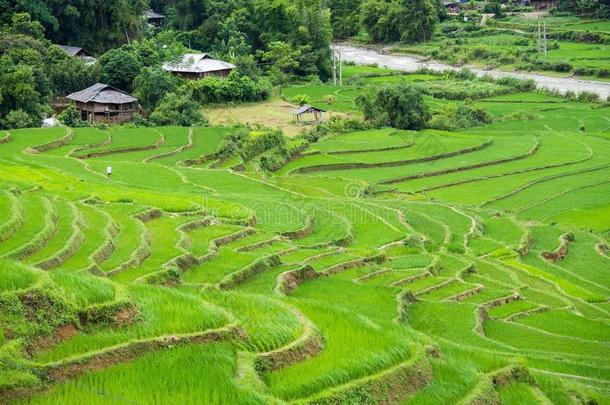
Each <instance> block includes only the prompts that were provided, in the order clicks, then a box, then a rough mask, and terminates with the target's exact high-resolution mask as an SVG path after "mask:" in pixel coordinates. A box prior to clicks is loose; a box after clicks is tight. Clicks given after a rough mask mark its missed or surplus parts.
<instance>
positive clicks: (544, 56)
mask: <svg viewBox="0 0 610 405" xmlns="http://www.w3.org/2000/svg"><path fill="white" fill-rule="evenodd" d="M544 59H546V21H544Z"/></svg>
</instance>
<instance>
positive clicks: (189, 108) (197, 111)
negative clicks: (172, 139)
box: [150, 93, 206, 127]
mask: <svg viewBox="0 0 610 405" xmlns="http://www.w3.org/2000/svg"><path fill="white" fill-rule="evenodd" d="M150 120H151V121H152V122H153V123H155V124H156V125H178V126H182V127H190V126H197V125H202V124H204V123H205V122H206V120H205V118H204V116H203V113H202V112H201V105H200V104H199V103H197V102H195V101H193V99H192V97H191V96H190V94H188V93H186V94H185V93H180V94H177V93H168V94H166V95H165V97H163V99H162V100H161V102H160V103H159V106H158V107H157V108H156V109H155V111H154V112H153V113H152V114H151V115H150Z"/></svg>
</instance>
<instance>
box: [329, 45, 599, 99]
mask: <svg viewBox="0 0 610 405" xmlns="http://www.w3.org/2000/svg"><path fill="white" fill-rule="evenodd" d="M339 47H340V48H341V56H342V58H343V60H344V61H346V62H354V63H356V64H357V65H371V64H377V65H378V66H379V67H386V68H389V69H395V70H403V71H405V72H414V71H416V70H417V69H419V68H422V67H425V68H428V69H431V70H435V71H443V70H447V69H450V70H458V68H455V67H453V66H450V65H446V64H444V63H441V62H437V61H428V62H422V61H419V60H418V59H417V58H415V57H412V56H407V55H385V54H380V53H379V52H377V51H374V50H371V49H366V48H361V47H356V46H350V45H340V46H339V45H338V46H337V48H336V49H337V50H338V49H339ZM465 67H468V69H470V70H471V71H472V72H474V73H475V74H477V76H483V75H489V76H491V77H494V78H500V77H507V76H509V77H517V78H519V79H533V80H534V81H535V82H536V85H537V87H538V88H547V89H551V90H558V91H560V92H562V93H565V92H566V91H573V92H575V93H580V92H583V91H590V92H593V93H597V94H599V96H600V97H601V98H602V99H604V100H605V99H607V98H608V96H610V82H609V83H605V82H597V81H592V80H580V79H575V78H570V77H551V76H544V75H540V74H534V73H525V72H503V71H499V70H483V69H479V68H474V67H470V66H465Z"/></svg>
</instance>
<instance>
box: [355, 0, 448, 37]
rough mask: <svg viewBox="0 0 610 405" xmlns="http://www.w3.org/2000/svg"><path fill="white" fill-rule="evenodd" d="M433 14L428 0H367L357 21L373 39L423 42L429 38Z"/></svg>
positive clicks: (434, 9)
mask: <svg viewBox="0 0 610 405" xmlns="http://www.w3.org/2000/svg"><path fill="white" fill-rule="evenodd" d="M441 6H442V4H441ZM437 7H438V5H437ZM443 7H444V6H443ZM437 13H438V12H437V9H436V8H435V5H434V4H433V3H432V2H431V1H429V0H367V1H366V2H364V3H363V4H362V6H361V9H360V22H361V24H362V26H363V28H364V29H365V30H366V31H367V33H368V34H369V36H370V37H371V39H372V40H373V41H378V42H391V41H402V42H418V41H424V42H425V41H426V40H427V39H430V38H431V37H432V33H433V32H434V28H435V26H436V23H437V22H438V14H437Z"/></svg>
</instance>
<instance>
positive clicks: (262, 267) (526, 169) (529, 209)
mask: <svg viewBox="0 0 610 405" xmlns="http://www.w3.org/2000/svg"><path fill="white" fill-rule="evenodd" d="M326 90H328V89H326ZM295 91H297V90H295ZM316 91H318V90H316ZM477 103H479V104H481V105H486V106H487V108H489V109H490V110H491V111H492V112H493V114H495V115H497V116H503V115H506V114H510V113H512V112H514V111H530V110H535V111H536V114H537V118H536V119H532V120H499V121H498V122H496V123H494V124H491V125H488V126H485V127H479V128H472V129H469V130H465V131H463V132H452V133H449V132H442V131H430V130H426V131H421V132H409V131H396V130H393V129H381V130H371V131H363V132H352V133H347V134H342V135H333V136H329V137H326V138H323V139H322V140H320V141H319V142H317V143H314V144H311V146H310V147H309V148H308V149H307V150H305V151H303V152H302V153H301V155H300V156H299V157H298V158H296V159H294V160H292V161H291V162H290V163H288V164H287V165H286V166H284V167H283V168H282V169H280V170H279V171H277V172H276V173H267V174H262V173H260V172H255V171H244V172H239V171H233V170H231V169H223V168H209V167H206V166H205V164H202V162H203V161H204V160H205V159H200V158H202V157H206V156H209V155H210V154H212V153H213V152H214V151H215V150H216V148H217V147H218V144H219V143H220V141H221V140H222V139H223V137H224V136H226V134H227V133H229V132H230V129H229V128H221V127H211V128H193V129H182V128H156V129H111V130H108V131H102V130H97V129H75V130H72V129H52V130H42V129H40V130H36V129H29V130H15V131H11V132H10V134H9V135H10V137H9V138H7V139H8V142H5V143H3V144H0V256H1V258H0V308H1V309H2V311H1V312H0V402H1V403H5V402H8V403H32V404H34V403H36V404H38V403H40V404H82V403H93V404H107V403H146V404H149V403H150V404H153V403H156V404H161V403H217V404H227V403H235V404H250V403H252V404H255V403H319V404H325V403H329V404H330V403H349V404H352V403H416V404H431V403H442V404H454V403H500V402H501V403H507V404H508V403H519V404H524V403H558V404H570V403H585V402H587V401H597V403H609V402H610V367H609V366H608V364H610V306H609V305H608V297H609V296H610V257H609V249H610V248H608V238H609V237H610V183H609V179H610V119H609V117H610V114H609V113H610V109H609V108H608V106H600V105H589V104H583V103H574V102H565V101H563V100H561V99H555V98H552V97H547V96H541V95H538V94H529V93H521V94H511V95H505V96H500V97H492V98H490V99H484V100H479V101H477ZM532 105H534V106H535V108H533V107H532ZM583 128H585V129H584V130H583ZM107 165H112V166H113V168H114V173H113V176H112V178H106V176H105V174H104V173H105V167H106V166H107Z"/></svg>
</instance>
